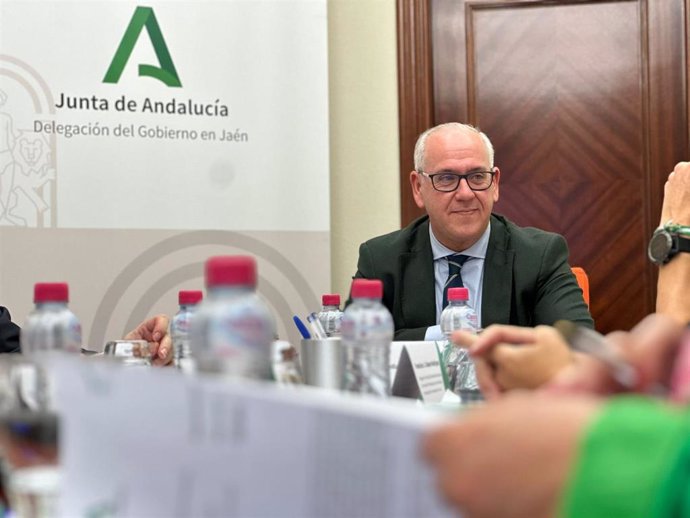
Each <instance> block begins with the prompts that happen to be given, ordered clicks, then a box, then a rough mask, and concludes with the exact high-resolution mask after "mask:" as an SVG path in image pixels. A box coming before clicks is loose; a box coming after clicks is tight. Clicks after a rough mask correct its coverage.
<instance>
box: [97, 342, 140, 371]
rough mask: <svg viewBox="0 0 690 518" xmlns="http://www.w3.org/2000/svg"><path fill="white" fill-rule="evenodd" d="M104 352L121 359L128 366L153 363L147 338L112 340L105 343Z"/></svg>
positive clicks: (106, 354)
mask: <svg viewBox="0 0 690 518" xmlns="http://www.w3.org/2000/svg"><path fill="white" fill-rule="evenodd" d="M103 354H104V355H105V356H110V357H113V358H115V359H117V360H120V361H121V362H122V363H123V364H124V365H126V366H133V367H148V366H150V365H151V349H150V348H149V343H148V342H147V341H146V340H112V341H110V342H108V343H106V344H105V349H103Z"/></svg>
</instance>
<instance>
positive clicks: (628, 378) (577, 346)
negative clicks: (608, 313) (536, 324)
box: [553, 320, 639, 389]
mask: <svg viewBox="0 0 690 518" xmlns="http://www.w3.org/2000/svg"><path fill="white" fill-rule="evenodd" d="M553 327H555V328H556V330H557V331H558V332H559V333H561V335H562V336H563V338H564V339H565V341H566V342H568V345H570V347H571V348H572V349H573V350H575V351H579V352H582V353H585V354H588V355H590V356H592V357H594V358H596V359H598V360H599V361H601V362H602V363H603V364H605V365H606V366H607V367H608V369H609V371H610V372H611V375H612V376H613V379H615V380H616V381H617V382H618V383H619V384H620V385H621V386H622V387H624V388H626V389H634V388H636V387H637V385H638V382H639V375H638V373H637V370H636V369H635V367H633V366H632V365H631V364H630V363H628V362H627V361H625V360H624V359H623V358H622V357H621V356H620V354H618V351H616V349H614V348H613V346H612V345H611V343H610V342H609V341H608V340H606V337H605V336H604V335H602V334H599V333H597V332H596V331H594V330H593V329H589V328H587V327H582V326H578V325H577V324H575V323H573V322H570V321H568V320H559V321H558V322H556V323H555V324H554V325H553Z"/></svg>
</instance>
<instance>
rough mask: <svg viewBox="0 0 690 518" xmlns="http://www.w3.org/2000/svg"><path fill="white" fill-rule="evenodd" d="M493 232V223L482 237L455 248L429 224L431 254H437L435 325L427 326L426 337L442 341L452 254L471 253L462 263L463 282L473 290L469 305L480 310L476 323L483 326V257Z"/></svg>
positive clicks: (477, 311)
mask: <svg viewBox="0 0 690 518" xmlns="http://www.w3.org/2000/svg"><path fill="white" fill-rule="evenodd" d="M490 233H491V222H489V224H488V225H487V226H486V230H485V231H484V233H483V234H482V235H481V237H480V238H479V239H478V240H477V241H476V242H475V243H474V244H473V245H472V246H471V247H469V248H468V249H466V250H461V251H456V250H451V249H450V248H447V247H445V246H443V245H442V244H441V242H440V241H439V240H438V239H436V236H435V235H434V230H433V229H432V228H431V224H429V237H430V238H431V253H432V255H433V257H434V280H435V282H434V284H435V293H436V325H435V326H432V327H429V328H427V330H426V334H425V335H424V339H425V340H443V339H444V336H443V334H442V333H441V326H440V325H439V322H440V318H441V312H442V311H443V308H442V307H441V305H442V304H443V287H444V286H445V284H446V280H448V260H447V259H446V257H447V256H449V255H452V254H464V255H467V256H469V259H467V261H465V264H464V265H463V266H462V272H461V274H460V275H462V284H463V285H464V286H465V288H467V289H468V290H469V292H470V300H469V301H468V304H469V305H470V307H472V308H473V309H474V311H475V313H477V322H478V323H479V327H480V328H481V326H482V284H483V281H484V259H486V250H487V248H488V246H489V234H490Z"/></svg>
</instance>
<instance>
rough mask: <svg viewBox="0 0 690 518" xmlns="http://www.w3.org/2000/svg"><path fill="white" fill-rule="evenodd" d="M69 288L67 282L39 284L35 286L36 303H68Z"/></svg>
mask: <svg viewBox="0 0 690 518" xmlns="http://www.w3.org/2000/svg"><path fill="white" fill-rule="evenodd" d="M68 301H69V287H68V286H67V283H66V282H37V283H36V284H35V285H34V302H68Z"/></svg>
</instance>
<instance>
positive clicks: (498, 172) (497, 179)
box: [494, 167, 501, 203]
mask: <svg viewBox="0 0 690 518" xmlns="http://www.w3.org/2000/svg"><path fill="white" fill-rule="evenodd" d="M494 172H495V173H496V174H495V175H494V203H496V202H497V201H498V194H499V193H498V184H499V182H500V181H501V170H500V169H499V168H498V167H494Z"/></svg>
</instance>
